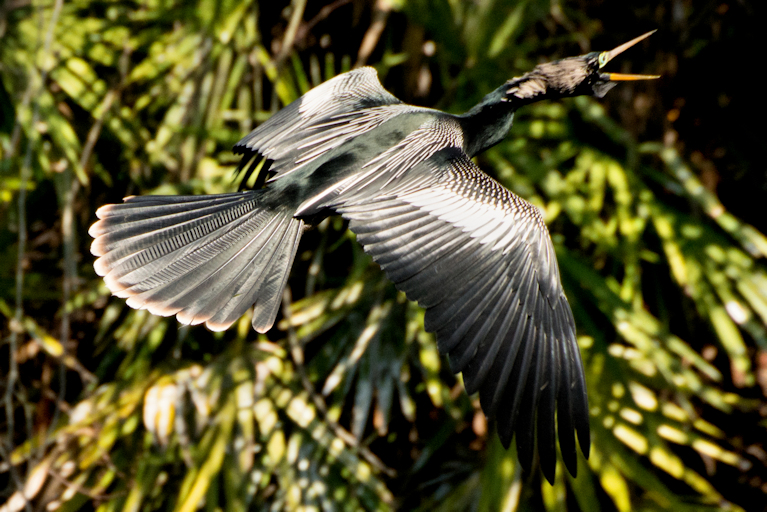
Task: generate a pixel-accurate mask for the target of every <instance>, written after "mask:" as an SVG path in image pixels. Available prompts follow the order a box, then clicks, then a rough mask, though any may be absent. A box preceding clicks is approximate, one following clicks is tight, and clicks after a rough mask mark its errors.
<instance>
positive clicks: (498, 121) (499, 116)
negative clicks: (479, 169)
mask: <svg viewBox="0 0 767 512" xmlns="http://www.w3.org/2000/svg"><path fill="white" fill-rule="evenodd" d="M507 88H508V87H507V86H506V85H502V86H501V87H499V88H498V89H496V90H495V91H493V92H491V93H490V94H488V95H487V96H485V97H484V98H483V99H482V101H480V102H479V103H478V104H477V105H475V106H474V107H473V108H472V109H471V110H469V111H468V112H466V113H465V114H462V115H460V116H458V122H459V123H460V124H461V128H463V140H464V148H463V149H464V151H465V152H466V154H467V155H468V156H469V157H473V156H475V155H478V154H479V153H481V152H483V151H485V150H486V149H488V148H491V147H493V146H495V145H496V144H498V143H499V142H501V141H502V140H503V139H505V138H506V135H508V133H509V130H510V129H511V123H512V121H513V120H514V111H515V110H516V108H515V105H514V104H513V103H512V102H509V101H507V99H506V95H505V92H506V89H507Z"/></svg>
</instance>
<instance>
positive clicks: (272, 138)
mask: <svg viewBox="0 0 767 512" xmlns="http://www.w3.org/2000/svg"><path fill="white" fill-rule="evenodd" d="M411 110H418V108H417V107H412V106H410V105H406V104H404V103H402V102H401V101H400V100H398V99H397V98H396V97H394V96H392V95H391V94H390V93H389V92H387V91H386V89H384V88H383V86H382V85H381V83H380V82H379V81H378V74H377V72H376V70H375V69H373V68H370V67H363V68H359V69H355V70H353V71H349V72H347V73H343V74H341V75H338V76H336V77H335V78H333V79H331V80H328V81H327V82H325V83H323V84H322V85H319V86H317V87H315V88H314V89H312V90H311V91H309V92H307V93H306V94H304V95H303V96H301V97H300V98H298V99H297V100H296V101H294V102H293V103H291V104H290V105H288V106H287V107H285V108H283V109H282V110H280V111H279V112H277V113H276V114H274V115H273V116H272V117H270V118H269V119H268V120H267V121H266V122H265V123H263V124H262V125H261V126H259V127H258V128H256V129H255V130H253V131H252V132H250V133H249V134H248V135H246V136H245V137H243V139H242V140H241V141H239V142H238V143H237V144H236V145H235V146H234V152H235V153H238V154H243V155H244V156H243V159H242V162H241V163H240V169H243V168H244V167H245V166H246V165H247V163H248V162H249V161H251V159H254V157H255V160H254V161H253V164H252V165H251V166H250V168H249V169H248V170H247V171H246V175H245V177H244V180H243V182H244V181H247V179H248V176H249V175H250V173H252V172H253V169H254V168H255V165H256V164H257V163H258V161H259V158H258V156H259V155H260V156H262V157H265V158H267V159H268V160H270V161H271V166H270V167H269V171H270V172H273V173H275V176H274V179H279V178H281V177H283V176H285V175H287V174H289V173H290V172H291V171H293V170H296V169H299V168H301V167H302V166H303V165H306V164H308V163H309V162H311V161H313V160H314V159H316V158H317V157H318V156H320V155H322V154H324V153H325V152H327V151H329V150H331V149H333V148H335V147H338V146H340V145H342V144H343V143H344V142H346V141H348V140H350V139H351V138H353V137H356V136H358V135H361V134H363V133H365V132H368V131H370V130H372V129H373V128H375V127H376V126H379V125H380V124H381V123H383V122H384V121H386V120H388V119H391V118H392V117H394V116H396V115H399V114H400V113H402V112H405V111H411Z"/></svg>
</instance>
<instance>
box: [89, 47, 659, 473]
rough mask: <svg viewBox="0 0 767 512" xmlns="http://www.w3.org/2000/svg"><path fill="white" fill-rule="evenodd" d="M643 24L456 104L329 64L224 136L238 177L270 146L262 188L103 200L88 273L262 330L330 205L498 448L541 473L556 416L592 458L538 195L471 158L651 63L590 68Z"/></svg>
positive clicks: (209, 321)
mask: <svg viewBox="0 0 767 512" xmlns="http://www.w3.org/2000/svg"><path fill="white" fill-rule="evenodd" d="M648 35H649V34H645V35H644V36H641V37H639V38H637V39H635V40H633V41H631V42H629V43H626V44H625V45H622V46H620V47H618V48H616V49H615V50H612V51H611V52H603V53H590V54H588V55H584V56H581V57H574V58H570V59H564V60H560V61H557V62H552V63H548V64H541V65H539V66H537V67H536V68H535V69H534V70H533V71H531V72H530V73H527V74H525V75H524V76H522V77H520V78H514V79H512V80H509V81H508V82H506V83H505V84H503V85H502V86H501V87H499V88H498V89H496V90H495V91H493V92H491V93H490V94H488V95H487V96H486V97H485V98H484V99H483V100H482V101H481V102H480V103H479V104H478V105H477V106H475V107H474V108H473V109H471V110H470V111H469V112H467V113H466V114H464V115H460V116H456V115H451V114H446V113H444V112H440V111H437V110H432V109H427V108H421V107H414V106H411V105H406V104H404V103H402V102H401V101H400V100H398V99H397V98H395V97H394V96H392V95H391V94H389V93H388V92H386V91H385V90H384V89H383V87H382V86H381V84H380V83H379V81H378V78H377V76H376V72H375V70H373V69H372V68H361V69H357V70H354V71H350V72H348V73H345V74H342V75H339V76H337V77H336V78H334V79H332V80H330V81H328V82H326V83H324V84H323V85H320V86H319V87H317V88H315V89H313V90H311V91H309V92H308V93H306V94H305V95H304V96H302V97H301V98H299V99H298V100H296V101H295V102H293V103H291V104H290V105H288V106H287V107H285V108H284V109H282V110H281V111H279V112H278V113H276V114H275V115H274V116H272V118H270V119H269V120H268V121H266V122H265V123H264V124H262V125H261V126H259V127H258V128H257V129H256V130H254V131H253V132H252V133H250V134H249V135H247V136H246V137H245V138H243V139H242V140H241V141H240V142H239V143H237V145H236V146H235V148H234V151H235V152H236V153H241V154H243V155H244V157H243V160H242V164H241V166H240V168H241V169H245V172H244V174H245V176H244V180H243V182H245V181H247V178H248V176H249V175H250V174H251V173H252V172H253V170H254V168H255V165H256V163H258V161H259V159H261V158H265V159H266V160H267V162H266V165H265V169H268V172H269V173H271V174H270V175H271V178H270V179H269V181H268V182H267V183H266V186H265V187H264V188H258V189H257V190H244V191H240V192H235V193H231V194H220V195H214V196H199V197H175V196H174V197H166V196H146V197H129V198H126V199H125V202H124V203H123V204H114V205H106V206H103V207H102V208H100V209H99V210H98V212H97V215H98V217H99V219H101V220H99V221H98V222H96V223H95V224H94V225H93V226H92V227H91V229H90V234H91V236H93V237H94V238H95V240H94V241H93V246H92V249H91V250H92V252H93V254H94V255H96V256H99V258H98V259H97V260H96V263H95V269H96V272H97V273H98V274H99V275H102V276H104V279H105V281H106V283H107V285H108V287H109V289H110V290H112V292H113V293H114V294H115V295H117V296H119V297H124V298H127V303H128V305H130V306H131V307H134V308H144V309H148V310H149V311H150V312H152V313H155V314H158V315H166V316H167V315H176V316H177V318H178V320H179V321H180V322H182V323H186V324H199V323H203V322H204V323H205V324H206V325H207V326H208V328H210V329H212V330H223V329H226V328H227V327H229V325H231V324H232V323H233V322H234V321H236V320H237V319H238V318H239V317H240V316H241V315H242V314H243V313H245V311H246V310H247V309H248V308H250V307H251V306H253V308H254V309H253V327H254V328H255V329H256V330H257V331H259V332H265V331H267V330H269V329H270V328H271V327H272V325H273V323H274V320H275V317H276V315H277V310H278V306H279V304H280V298H281V292H282V290H283V288H284V286H285V282H286V280H287V277H288V273H289V269H290V267H291V265H292V262H293V258H294V256H295V254H296V249H297V246H298V242H299V239H300V237H301V233H302V232H303V230H304V227H305V224H307V223H308V224H311V223H313V222H316V221H317V220H318V219H321V218H323V217H325V216H328V215H332V214H340V215H342V216H343V217H344V218H346V219H348V220H349V226H350V228H351V229H352V231H354V232H355V233H356V234H357V240H358V241H359V242H360V243H361V244H362V245H363V246H364V248H365V250H366V251H367V252H368V253H369V254H371V255H372V257H373V259H374V260H375V261H376V262H378V264H379V265H380V266H381V267H382V268H383V269H384V271H385V272H386V275H387V276H388V277H389V278H390V279H391V280H392V281H393V282H394V284H395V285H396V286H397V288H398V289H400V290H402V291H404V292H405V293H406V294H407V296H408V298H410V299H411V300H414V301H418V303H419V304H420V305H421V306H422V307H424V308H426V317H425V318H426V320H425V323H426V329H427V330H429V331H432V332H435V333H436V336H437V343H438V345H439V350H440V352H441V353H443V354H447V356H448V358H449V360H450V364H451V367H452V369H453V371H455V372H463V377H464V382H465V384H466V390H467V392H469V393H474V392H476V391H479V396H480V402H481V405H482V409H483V410H484V412H485V413H486V414H487V416H488V417H491V418H492V417H494V418H496V419H497V423H498V433H499V435H500V438H501V441H502V442H503V444H504V446H508V445H509V443H510V442H511V438H512V437H513V436H514V435H515V434H516V436H517V446H518V451H519V457H520V461H521V463H522V465H523V466H524V467H526V468H529V467H530V465H531V462H532V458H533V453H534V446H535V439H536V438H537V440H538V452H539V455H540V461H541V466H542V468H543V472H544V475H545V476H546V478H547V479H548V480H549V481H552V480H553V477H554V471H555V463H556V450H555V430H557V431H558V433H559V442H560V446H561V450H562V455H563V458H564V461H565V464H566V466H567V468H568V469H569V470H570V472H571V473H572V474H573V475H575V471H576V450H575V440H574V436H573V433H574V432H577V436H578V441H579V443H580V446H581V449H582V450H583V452H584V454H586V456H588V452H589V443H590V441H589V425H588V405H587V399H586V388H585V382H584V375H583V368H582V363H581V359H580V354H579V351H578V345H577V343H576V338H575V324H574V321H573V316H572V313H571V311H570V307H569V305H568V303H567V299H566V298H565V295H564V293H563V290H562V285H561V283H560V278H559V270H558V267H557V262H556V257H555V254H554V248H553V246H552V244H551V239H550V238H549V234H548V231H547V229H546V225H545V224H544V222H543V219H542V218H541V214H540V212H539V211H538V209H537V208H535V207H534V206H532V205H530V204H529V203H528V202H526V201H525V200H523V199H521V198H519V197H517V196H516V195H514V194H512V193H511V192H509V191H508V190H506V189H505V188H504V187H503V186H501V185H500V184H498V182H496V181H495V180H493V179H492V178H490V177H489V176H487V175H486V174H485V173H483V172H482V171H481V170H480V169H479V168H478V167H477V166H476V165H475V164H474V163H473V162H472V161H471V157H473V156H474V155H476V154H478V153H480V152H482V151H484V150H485V149H487V148H489V147H491V146H493V145H495V144H497V143H498V142H500V141H501V140H502V139H503V138H504V137H505V136H506V135H507V133H508V131H509V129H510V128H511V123H512V119H513V115H514V112H515V111H516V109H518V108H519V107H521V106H523V105H525V104H528V103H531V102H534V101H539V100H543V99H547V98H559V97H567V96H575V95H579V94H589V95H595V96H600V97H601V96H602V95H604V93H605V92H607V90H609V88H611V87H612V86H613V85H614V84H615V81H616V80H630V79H644V78H652V77H646V76H640V75H618V74H610V73H603V72H601V71H600V70H601V68H602V66H604V65H605V64H606V63H607V62H608V61H609V60H610V59H612V58H613V57H614V56H615V55H617V54H618V53H620V52H622V51H623V50H625V49H626V48H628V47H629V46H632V45H633V44H636V43H637V42H638V41H640V40H642V39H644V38H645V37H647V36H648ZM249 163H250V164H251V165H250V166H248V164H249ZM262 172H264V169H262ZM555 423H556V428H555ZM536 434H537V435H536Z"/></svg>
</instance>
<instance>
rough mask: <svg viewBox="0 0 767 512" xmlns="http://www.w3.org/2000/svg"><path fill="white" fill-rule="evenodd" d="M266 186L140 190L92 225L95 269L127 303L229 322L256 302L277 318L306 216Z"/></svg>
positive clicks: (265, 323)
mask: <svg viewBox="0 0 767 512" xmlns="http://www.w3.org/2000/svg"><path fill="white" fill-rule="evenodd" d="M267 194H268V192H267V191H264V190H249V191H244V192H236V193H232V194H219V195H209V196H141V197H139V196H136V197H128V198H126V199H125V200H124V202H123V203H122V204H109V205H105V206H102V207H101V208H99V210H98V211H97V212H96V215H97V216H98V218H99V219H100V220H99V221H98V222H96V223H95V224H93V226H91V228H90V230H89V233H90V235H91V236H92V237H93V238H94V241H93V244H92V245H91V252H92V253H93V254H94V255H95V256H99V258H98V259H97V260H96V263H95V264H94V267H95V269H96V272H97V273H98V274H99V275H101V276H104V281H105V282H106V284H107V286H108V287H109V289H110V290H111V291H112V293H114V294H115V295H117V296H118V297H124V298H127V303H128V305H130V306H131V307H134V308H137V309H139V308H140V309H147V310H149V311H150V312H151V313H154V314H157V315H162V316H170V315H176V316H177V318H178V320H179V321H180V322H181V323H184V324H199V323H202V322H205V324H206V325H207V326H208V328H209V329H211V330H214V331H220V330H224V329H226V328H227V327H229V326H230V325H231V324H232V323H233V322H234V321H236V320H237V319H238V318H239V317H240V316H242V315H243V314H244V313H245V311H246V310H247V309H248V308H249V307H250V306H252V305H254V304H255V306H254V309H253V327H254V328H255V329H256V331H258V332H266V331H268V330H269V329H270V328H271V327H272V325H273V324H274V320H275V317H276V316H277V311H278V308H279V305H280V301H281V296H282V290H283V288H284V286H285V282H286V280H287V278H288V273H289V270H290V267H291V265H292V263H293V258H294V257H295V254H296V249H297V247H298V241H299V240H300V238H301V233H302V231H303V229H302V228H303V222H302V221H301V220H300V219H296V218H294V217H293V211H292V210H291V209H290V208H289V207H286V206H280V205H278V204H270V203H276V202H273V201H267V198H268V197H269V196H268V195H267Z"/></svg>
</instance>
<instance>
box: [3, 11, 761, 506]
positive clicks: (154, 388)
mask: <svg viewBox="0 0 767 512" xmlns="http://www.w3.org/2000/svg"><path fill="white" fill-rule="evenodd" d="M278 4H279V5H278ZM607 4H609V5H607ZM762 14H764V12H763V8H762V7H761V4H757V3H755V2H754V3H752V2H747V1H746V2H733V1H730V0H720V1H717V2H707V1H701V2H695V3H694V4H693V2H687V1H682V0H673V1H670V2H640V3H636V4H632V3H628V2H625V3H624V2H600V1H595V0H581V1H576V2H569V3H567V4H565V3H563V2H560V1H558V0H550V1H545V0H523V1H516V2H515V1H508V0H495V1H474V2H471V1H460V0H377V1H373V0H370V1H365V0H335V1H331V0H322V1H316V2H315V1H312V2H307V1H306V0H294V1H293V2H292V3H287V2H285V3H281V2H262V3H261V4H260V5H259V3H258V2H254V1H249V0H223V1H215V0H198V1H196V2H181V1H173V0H143V1H110V0H72V1H69V2H66V3H65V2H63V1H62V0H46V1H28V0H7V1H6V2H5V3H3V4H0V115H1V116H2V118H1V119H0V335H1V336H2V346H1V349H0V354H2V355H1V356H0V372H2V376H3V377H2V383H3V387H2V401H3V406H2V407H1V408H0V409H1V410H2V412H0V418H2V421H1V422H0V432H2V436H1V439H0V441H1V442H0V457H1V459H2V461H1V462H0V510H2V511H3V512H6V511H17V510H27V511H33V510H34V511H36V510H99V511H109V510H177V511H190V510H197V509H205V510H246V509H254V510H262V509H263V510H297V509H302V510H359V509H363V510H390V509H401V510H444V511H450V510H456V511H458V510H475V511H491V510H547V511H557V510H581V511H602V510H603V511H611V510H618V511H628V510H674V511H675V512H678V511H681V510H750V511H753V510H767V452H766V451H765V450H767V447H765V439H767V264H765V257H766V256H767V238H765V236H764V234H763V232H764V231H765V230H767V216H765V215H764V213H763V212H764V201H765V199H766V198H767V195H765V194H767V190H765V187H767V176H765V171H764V166H761V167H759V168H755V166H753V164H752V163H751V162H755V161H759V162H761V161H762V160H763V158H764V155H763V149H764V140H765V138H766V137H765V135H767V134H765V131H767V129H765V127H764V126H763V123H762V124H759V123H757V122H756V121H758V118H757V119H756V121H754V120H753V119H754V118H755V117H756V116H755V114H757V115H758V112H760V111H761V112H764V111H765V109H764V108H763V107H764V99H762V98H759V97H758V95H757V93H758V91H757V90H756V89H755V88H754V87H753V86H750V84H748V86H744V85H743V83H742V80H744V79H746V78H747V77H749V76H750V74H749V73H745V74H743V73H737V72H736V73H734V75H735V76H733V73H732V71H737V70H738V69H742V68H744V67H746V66H748V64H749V63H751V61H752V60H753V59H754V57H758V56H757V55H755V53H756V52H754V50H756V49H758V48H760V47H761V43H760V42H759V41H760V39H759V40H758V39H757V34H758V32H757V29H756V24H757V23H758V22H759V20H763V19H765V18H764V16H761V15H762ZM653 28H659V29H660V30H659V32H658V33H657V34H656V35H654V36H653V37H652V38H650V39H649V40H647V41H646V42H644V43H643V44H642V45H640V46H639V47H637V48H634V49H632V50H631V51H630V52H628V53H627V54H625V55H623V56H621V58H620V62H616V63H615V67H614V68H613V69H614V70H616V71H618V70H621V71H633V72H648V73H653V74H654V73H658V74H661V75H663V78H662V79H661V80H659V81H656V82H653V83H642V84H623V85H621V86H620V87H618V88H616V89H615V90H613V91H612V92H610V93H609V94H608V95H607V97H606V98H605V99H604V100H595V99H592V98H577V99H573V100H567V101H563V102H558V103H554V102H550V103H543V104H539V105H534V106H532V107H530V108H526V109H524V110H523V111H520V112H519V113H518V117H517V119H516V122H515V126H514V127H513V129H512V134H511V136H510V137H509V138H508V140H507V141H506V142H504V143H503V144H500V145H499V146H497V147H496V148H493V149H492V150H491V151H490V152H488V153H487V154H485V155H482V156H481V157H480V158H479V164H480V165H481V166H482V167H483V169H485V170H486V171H487V172H488V173H490V174H492V175H494V176H496V177H497V178H498V179H499V180H501V181H502V182H503V183H505V184H506V185H507V186H508V187H509V188H510V189H512V190H513V191H515V192H516V193H518V194H520V195H521V196H523V197H525V198H527V199H528V200H530V201H531V202H533V203H534V204H536V205H537V206H539V207H540V208H541V209H542V210H543V211H544V213H545V215H546V219H547V222H548V223H549V225H550V229H551V232H552V236H553V238H554V241H555V245H556V246H557V253H558V256H559V262H560V266H561V270H562V276H563V281H564V285H565V288H566V292H567V295H568V297H569V299H570V302H571V304H572V306H573V310H574V314H575V318H576V323H577V325H578V332H579V341H580V343H581V347H582V354H583V357H584V362H585V366H586V373H587V383H588V386H589V400H590V403H591V407H592V410H591V413H592V418H591V425H592V436H593V448H592V454H591V458H590V459H589V460H588V461H586V460H584V459H582V458H581V460H580V461H579V466H580V467H579V476H578V478H577V479H573V478H571V477H570V476H569V475H567V474H565V472H564V471H563V469H562V467H560V468H559V470H558V472H557V480H556V482H555V485H554V486H550V485H549V484H548V483H546V482H545V481H544V480H543V479H542V478H541V476H540V475H539V473H538V472H537V471H534V472H532V473H531V474H525V473H523V472H522V471H521V469H520V468H519V467H518V465H517V463H516V458H515V454H514V452H513V450H511V451H508V452H506V451H504V450H503V449H502V448H501V446H500V444H499V442H498V441H497V439H496V436H495V434H494V433H493V431H492V425H488V424H486V422H485V420H484V416H483V415H482V413H481V411H480V409H479V404H478V400H477V399H476V397H467V396H466V394H465V393H464V392H463V388H462V385H461V382H460V378H456V377H455V376H453V375H452V373H451V372H450V369H449V367H448V365H447V363H446V361H445V360H444V359H442V358H440V357H439V354H438V353H437V349H436V345H435V344H434V341H433V337H432V336H431V335H430V334H428V333H425V332H424V330H423V324H422V320H423V312H422V311H421V310H420V309H419V308H418V307H417V305H415V304H412V303H409V302H407V301H406V300H405V299H404V297H403V295H402V294H398V293H397V292H396V290H395V289H394V288H393V287H392V286H391V285H390V284H389V283H388V282H387V281H386V280H385V278H384V277H383V275H382V273H381V271H380V269H379V268H378V267H377V266H376V265H375V264H373V263H372V261H371V260H370V259H369V258H368V257H367V256H366V255H365V254H364V253H363V252H362V250H361V248H360V247H359V246H358V245H357V244H356V243H355V242H354V240H353V236H352V235H350V234H349V233H348V232H347V231H346V229H345V225H344V223H343V222H342V221H341V220H340V219H338V218H332V219H328V220H326V221H325V222H323V223H322V224H321V225H319V226H318V227H317V229H315V230H313V231H311V232H310V233H307V235H306V236H305V237H304V240H303V241H302V245H301V247H300V249H299V256H298V258H297V262H296V265H295V267H294V269H293V272H292V275H291V280H290V283H289V288H288V290H287V291H286V296H285V306H284V311H283V314H282V316H281V317H280V318H281V320H280V321H279V324H278V327H277V328H276V329H273V330H272V331H271V332H270V333H268V334H267V335H260V336H259V335H257V334H256V333H254V332H253V331H252V330H251V328H250V323H249V318H247V317H244V318H243V319H242V320H241V322H239V324H237V326H236V328H232V329H230V330H229V331H228V332H225V333H211V332H209V331H207V330H205V329H204V328H202V327H195V328H189V327H185V326H181V325H179V324H177V322H176V321H175V319H173V318H171V319H166V318H159V317H155V316H152V315H150V314H148V313H147V312H145V311H133V310H131V309H130V308H128V307H127V306H126V305H125V303H124V301H123V300H121V299H113V298H111V297H110V296H109V293H108V291H107V289H106V287H105V286H104V284H103V283H102V282H101V280H100V279H99V278H98V277H97V276H96V275H95V273H94V272H93V268H92V262H93V257H92V256H91V255H90V253H89V250H88V247H89V243H90V242H89V237H88V236H87V229H88V227H89V225H90V224H91V223H92V222H93V221H95V215H94V212H95V210H96V208H97V207H98V206H100V205H102V204H105V203H110V202H118V201H120V199H121V198H122V197H123V196H126V195H130V194H146V193H164V194H177V193H178V194H181V193H184V194H189V193H197V194H203V193H218V192H224V191H231V190H233V189H234V188H235V187H236V184H234V183H233V176H232V170H233V166H234V164H235V163H236V162H237V159H236V158H235V156H234V155H232V154H231V152H230V148H231V146H232V145H233V144H234V143H235V142H236V141H237V140H238V139H239V138H240V137H241V136H242V135H244V134H245V133H247V132H248V131H249V130H251V129H252V128H253V127H254V126H255V125H256V124H257V123H258V122H261V121H263V120H265V119H267V118H268V117H269V116H270V115H271V114H272V113H273V112H275V111H276V110H277V109H279V108H280V107H281V106H283V105H284V104H286V103H288V102H290V101H292V100H293V99H295V98H297V97H298V96H299V95H300V94H302V93H303V92H305V91H307V90H308V89H309V88H311V87H312V86H314V85H317V84H319V83H321V82H322V81H324V80H325V79H327V78H329V77H332V76H334V75H336V74H337V73H340V72H342V71H345V70H348V69H350V68H351V67H353V66H357V65H362V64H369V65H373V66H375V67H376V68H377V69H378V72H379V75H380V76H381V79H382V81H383V82H384V84H385V85H386V87H387V88H389V90H391V91H392V92H394V93H395V94H397V95H398V96H399V97H401V98H402V99H404V100H407V101H409V102H414V103H417V104H421V105H427V106H434V107H437V108H442V109H447V110H450V111H453V112H461V111H465V110H466V109H468V108H469V107H470V106H471V105H472V104H473V103H474V102H476V101H477V100H478V99H479V98H481V96H482V95H483V94H485V93H486V92H489V91H490V90H492V89H493V88H495V87H497V86H498V84H500V83H502V82H503V81H504V80H507V79H508V78H510V77H512V76H516V75H519V74H521V73H522V72H524V71H526V70H528V69H530V68H531V67H532V66H534V65H535V64H536V63H538V62H540V61H545V60H550V59H554V58H559V57H564V56H569V55H575V54H580V53H584V52H586V51H589V50H591V49H594V50H606V49H610V48H612V47H614V46H616V45H618V44H620V43H623V42H624V41H627V40H629V39H630V38H632V37H634V36H636V35H639V34H641V33H642V32H644V31H646V30H651V29H653ZM749 91H750V92H751V93H752V94H751V95H749V94H748V92H749ZM755 96H756V97H755ZM755 206H756V207H755ZM25 497H26V499H25Z"/></svg>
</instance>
